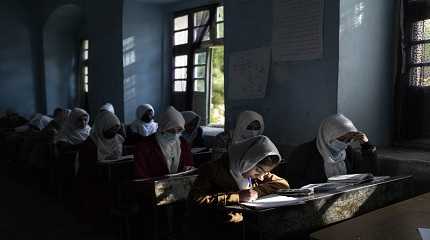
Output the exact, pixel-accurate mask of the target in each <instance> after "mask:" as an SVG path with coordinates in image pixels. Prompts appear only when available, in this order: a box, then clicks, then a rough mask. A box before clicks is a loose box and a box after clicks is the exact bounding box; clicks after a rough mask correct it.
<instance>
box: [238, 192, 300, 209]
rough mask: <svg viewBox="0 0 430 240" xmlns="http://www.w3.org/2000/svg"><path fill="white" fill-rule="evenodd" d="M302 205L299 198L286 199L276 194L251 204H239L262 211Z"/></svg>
mask: <svg viewBox="0 0 430 240" xmlns="http://www.w3.org/2000/svg"><path fill="white" fill-rule="evenodd" d="M303 203H304V201H303V200H301V199H299V198H294V197H287V196H282V195H278V194H270V195H267V196H264V197H261V198H259V199H257V200H255V201H252V202H244V203H241V205H244V206H247V207H250V208H255V209H262V208H273V207H280V206H288V205H297V204H303Z"/></svg>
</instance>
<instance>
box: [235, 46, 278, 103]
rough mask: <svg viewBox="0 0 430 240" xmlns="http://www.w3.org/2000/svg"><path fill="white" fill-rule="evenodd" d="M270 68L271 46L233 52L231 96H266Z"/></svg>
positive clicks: (238, 97) (244, 97)
mask: <svg viewBox="0 0 430 240" xmlns="http://www.w3.org/2000/svg"><path fill="white" fill-rule="evenodd" d="M269 68H270V48H257V49H253V50H247V51H242V52H236V53H233V54H231V56H230V70H229V73H230V91H229V96H230V98H231V99H255V98H264V97H265V95H266V86H267V81H268V79H269Z"/></svg>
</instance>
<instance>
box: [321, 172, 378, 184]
mask: <svg viewBox="0 0 430 240" xmlns="http://www.w3.org/2000/svg"><path fill="white" fill-rule="evenodd" d="M371 180H373V175H372V174H371V173H360V174H345V175H337V176H333V177H329V178H328V182H341V183H362V182H367V181H371Z"/></svg>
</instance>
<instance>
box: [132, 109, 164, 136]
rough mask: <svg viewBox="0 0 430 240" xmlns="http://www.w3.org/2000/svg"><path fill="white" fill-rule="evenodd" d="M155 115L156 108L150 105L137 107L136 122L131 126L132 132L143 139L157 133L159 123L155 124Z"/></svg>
mask: <svg viewBox="0 0 430 240" xmlns="http://www.w3.org/2000/svg"><path fill="white" fill-rule="evenodd" d="M154 114H155V111H154V108H153V107H152V106H151V105H149V104H144V105H140V106H139V107H137V109H136V120H134V122H133V123H132V124H131V125H130V129H131V131H132V132H134V133H137V134H139V135H141V136H143V137H146V136H149V135H151V134H154V133H155V132H157V128H158V123H156V122H154Z"/></svg>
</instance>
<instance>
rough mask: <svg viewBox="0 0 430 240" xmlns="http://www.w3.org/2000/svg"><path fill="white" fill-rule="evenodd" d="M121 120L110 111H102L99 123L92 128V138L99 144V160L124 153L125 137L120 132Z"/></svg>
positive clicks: (112, 157)
mask: <svg viewBox="0 0 430 240" xmlns="http://www.w3.org/2000/svg"><path fill="white" fill-rule="evenodd" d="M120 130H121V122H120V121H119V119H118V117H117V116H115V114H113V113H112V112H110V111H103V112H100V113H99V115H98V120H97V123H96V124H94V126H93V128H92V129H91V134H90V137H91V140H92V141H93V142H94V143H95V144H96V146H97V160H99V161H103V160H112V159H117V158H118V157H120V156H121V155H122V143H123V142H124V138H123V137H122V136H121V135H120V134H118V132H119V131H120Z"/></svg>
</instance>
